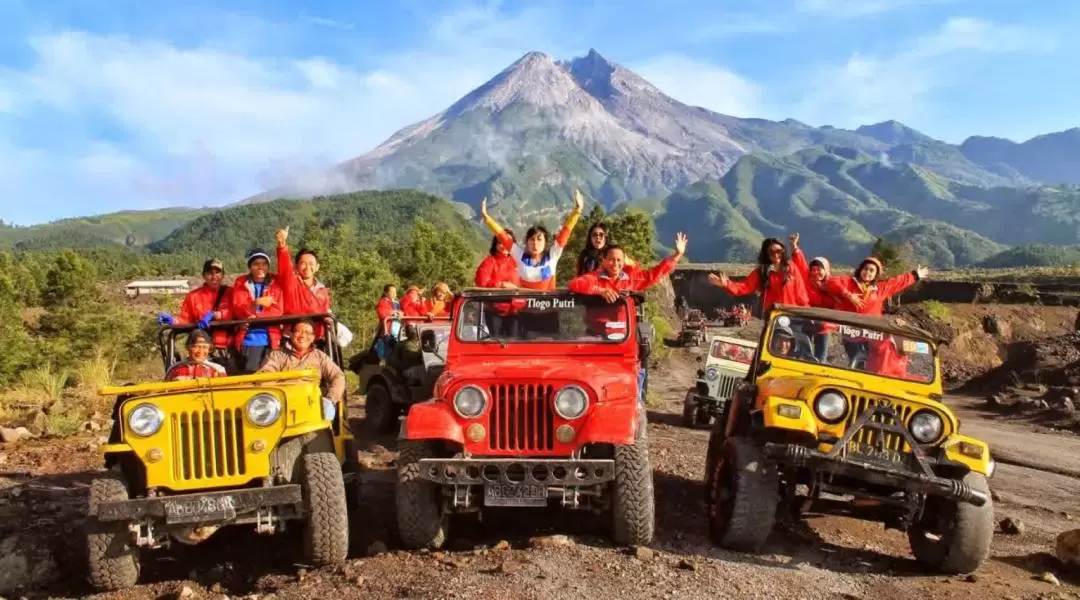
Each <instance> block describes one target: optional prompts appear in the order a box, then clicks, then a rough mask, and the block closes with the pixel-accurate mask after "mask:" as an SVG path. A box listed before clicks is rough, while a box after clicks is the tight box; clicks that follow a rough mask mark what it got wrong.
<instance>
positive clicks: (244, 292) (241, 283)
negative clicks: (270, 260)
mask: <svg viewBox="0 0 1080 600" xmlns="http://www.w3.org/2000/svg"><path fill="white" fill-rule="evenodd" d="M267 280H268V281H269V285H267V286H266V287H265V288H263V294H262V295H263V296H264V297H265V296H270V297H272V298H273V299H274V303H273V304H271V305H270V306H269V307H267V308H263V309H261V310H257V307H256V306H255V286H254V285H253V284H252V283H251V282H250V281H248V276H247V275H241V276H239V277H237V278H236V281H235V282H234V283H233V292H232V304H231V306H232V318H233V319H237V320H239V319H253V318H255V317H259V318H265V317H280V316H281V315H282V313H283V312H284V309H285V296H284V294H283V293H282V291H281V286H280V285H279V284H278V278H277V277H275V276H274V275H267ZM266 329H267V332H268V333H269V336H270V347H271V348H273V349H275V350H276V349H277V348H278V346H280V345H281V327H267V328H266ZM246 331H247V327H246V326H245V327H242V328H241V329H240V331H237V332H236V336H235V337H234V338H233V346H235V347H236V348H240V347H242V346H243V345H244V334H245V332H246Z"/></svg>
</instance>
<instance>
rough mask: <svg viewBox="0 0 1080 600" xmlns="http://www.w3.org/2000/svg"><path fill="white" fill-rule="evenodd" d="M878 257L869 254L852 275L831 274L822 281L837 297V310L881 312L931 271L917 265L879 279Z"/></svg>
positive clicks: (879, 261) (880, 268)
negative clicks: (905, 271)
mask: <svg viewBox="0 0 1080 600" xmlns="http://www.w3.org/2000/svg"><path fill="white" fill-rule="evenodd" d="M884 270H885V269H884V268H883V267H882V265H881V260H879V259H878V258H876V257H873V256H871V257H869V258H867V259H865V260H863V261H862V262H861V263H859V267H858V268H857V269H855V273H854V274H853V275H852V276H851V277H833V278H831V279H830V280H828V281H827V282H826V283H825V290H826V291H827V292H828V293H829V294H831V295H832V296H833V298H835V299H836V308H837V309H838V310H847V311H851V312H857V313H861V314H864V315H880V314H881V313H882V310H883V308H884V307H885V302H886V301H887V300H888V299H889V298H891V297H892V296H894V295H896V294H899V293H900V292H902V291H904V290H906V289H907V288H909V287H911V286H913V285H915V283H916V282H918V281H920V280H922V279H924V278H925V277H926V276H927V275H929V274H930V269H927V268H926V267H924V266H922V265H919V266H918V267H915V269H913V270H911V271H909V272H907V273H903V274H901V275H897V276H896V277H892V278H889V279H886V280H884V281H879V279H878V278H879V277H880V276H881V274H882V273H883V272H884Z"/></svg>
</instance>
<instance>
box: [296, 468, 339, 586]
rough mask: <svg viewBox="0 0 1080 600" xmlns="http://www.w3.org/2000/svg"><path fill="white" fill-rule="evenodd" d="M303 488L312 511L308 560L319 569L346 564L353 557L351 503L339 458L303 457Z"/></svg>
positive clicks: (306, 549) (306, 545)
mask: <svg viewBox="0 0 1080 600" xmlns="http://www.w3.org/2000/svg"><path fill="white" fill-rule="evenodd" d="M300 486H301V490H302V493H303V498H304V505H305V506H306V508H307V511H308V516H307V522H306V523H305V524H304V533H303V538H304V557H305V558H306V559H307V560H308V561H309V562H310V563H311V564H312V565H314V566H316V567H323V566H326V565H333V564H337V563H341V562H344V561H345V559H346V558H347V557H348V554H349V503H348V498H347V492H346V491H345V479H344V478H343V477H342V474H341V463H339V462H338V459H337V455H336V454H334V453H333V452H306V453H304V454H303V455H301V456H300Z"/></svg>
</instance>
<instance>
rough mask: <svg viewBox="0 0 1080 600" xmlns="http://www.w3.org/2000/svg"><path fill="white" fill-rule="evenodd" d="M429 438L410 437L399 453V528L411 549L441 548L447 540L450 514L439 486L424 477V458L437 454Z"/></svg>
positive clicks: (404, 541) (399, 534)
mask: <svg viewBox="0 0 1080 600" xmlns="http://www.w3.org/2000/svg"><path fill="white" fill-rule="evenodd" d="M434 456H435V452H434V451H433V450H432V448H431V446H430V444H429V443H428V442H422V441H412V440H407V441H405V442H403V444H402V447H401V454H399V455H398V468H397V470H398V481H397V486H396V488H395V490H394V503H395V506H396V507H397V511H396V513H397V528H398V536H399V537H400V538H401V543H402V544H403V545H404V546H405V547H406V548H409V549H412V550H416V549H420V548H441V547H442V545H443V544H444V543H446V532H447V529H448V525H449V518H448V515H447V514H446V512H445V511H444V510H443V502H442V494H441V490H440V489H439V486H438V485H436V484H435V483H432V482H430V481H427V480H424V479H421V478H420V460H421V459H424V458H433V457H434Z"/></svg>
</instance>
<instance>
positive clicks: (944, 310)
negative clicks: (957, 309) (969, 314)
mask: <svg viewBox="0 0 1080 600" xmlns="http://www.w3.org/2000/svg"><path fill="white" fill-rule="evenodd" d="M922 305H923V308H925V309H926V314H928V315H930V318H931V319H933V320H935V321H944V320H946V319H948V318H949V315H950V314H952V313H951V312H950V311H949V307H948V306H945V305H944V304H943V303H941V302H938V301H937V300H927V301H926V302H923V303H922Z"/></svg>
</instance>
